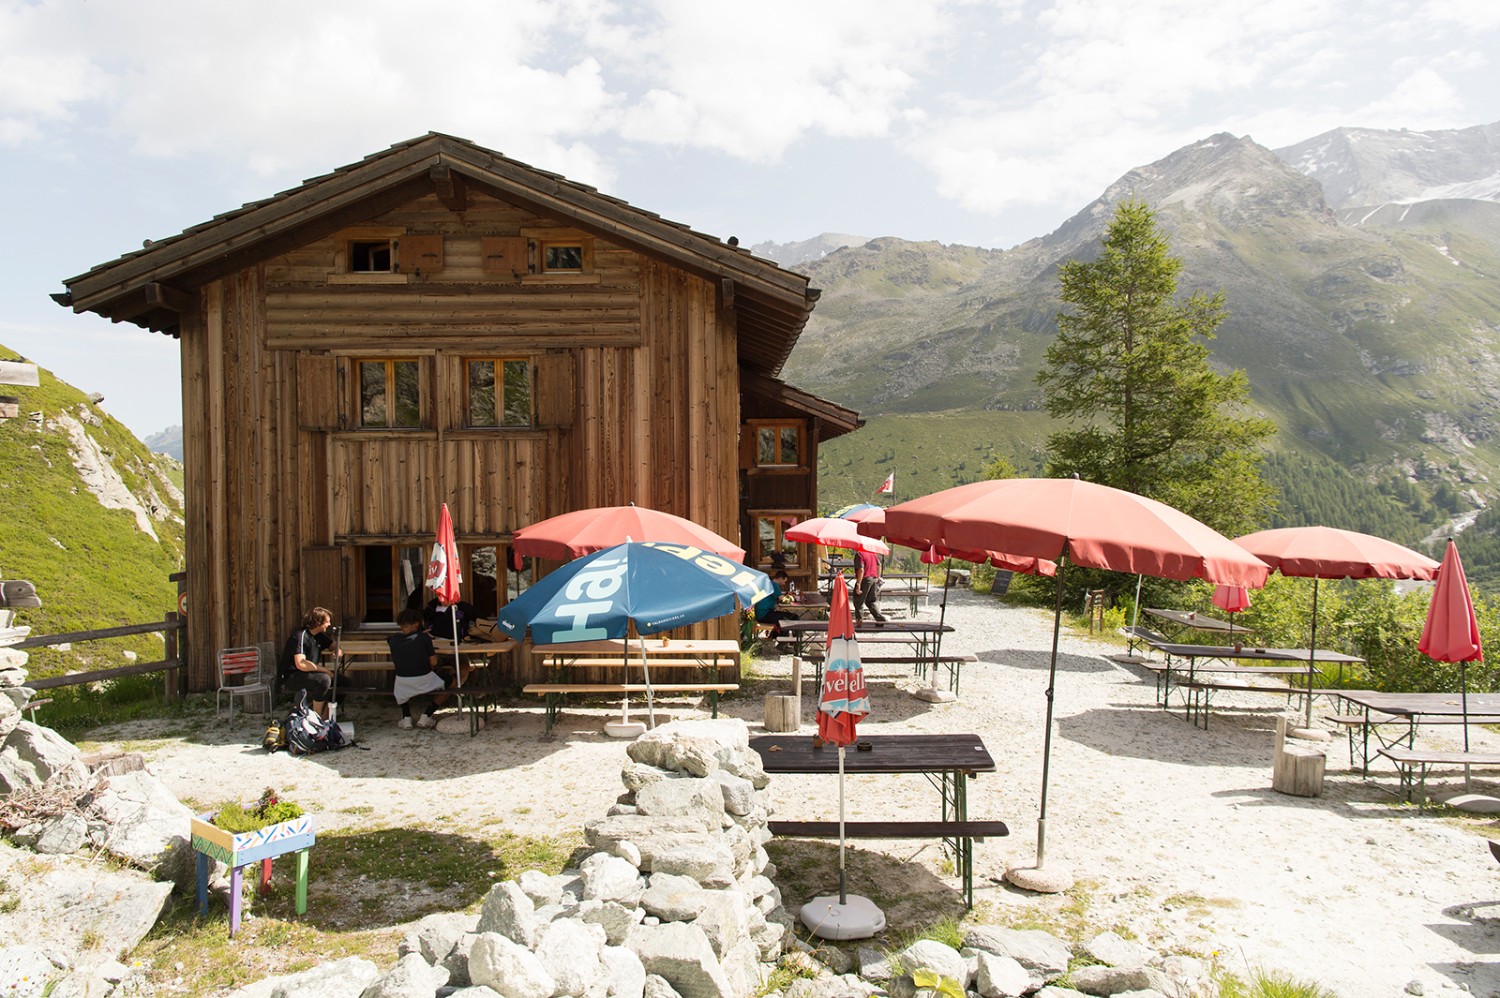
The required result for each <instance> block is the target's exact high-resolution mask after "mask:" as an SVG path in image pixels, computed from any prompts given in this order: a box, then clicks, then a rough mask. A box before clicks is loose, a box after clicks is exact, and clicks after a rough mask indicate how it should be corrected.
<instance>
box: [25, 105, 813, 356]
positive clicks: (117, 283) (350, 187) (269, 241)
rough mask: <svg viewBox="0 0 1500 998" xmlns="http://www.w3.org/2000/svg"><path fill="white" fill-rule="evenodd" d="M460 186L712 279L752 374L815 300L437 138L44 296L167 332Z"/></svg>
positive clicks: (456, 200) (610, 203) (724, 246)
mask: <svg viewBox="0 0 1500 998" xmlns="http://www.w3.org/2000/svg"><path fill="white" fill-rule="evenodd" d="M464 185H467V186H471V187H473V188H475V189H476V190H479V191H483V192H485V193H487V194H490V195H492V196H494V197H496V198H499V199H501V200H503V201H505V202H507V203H509V204H513V205H516V206H518V207H521V208H524V209H526V210H528V211H531V212H533V213H535V214H537V215H540V216H543V217H546V218H552V219H557V220H560V221H564V222H566V223H567V224H568V225H571V226H576V227H577V228H580V229H583V230H584V231H587V232H590V233H592V234H594V235H597V236H599V237H600V238H603V239H607V240H609V241H610V242H612V243H615V244H617V245H621V246H625V247H627V248H629V249H632V250H635V251H636V252H639V253H641V254H642V255H645V256H648V257H651V258H653V259H656V260H660V261H662V262H664V263H667V264H669V265H671V266H674V267H678V268H680V269H682V270H684V271H686V272H688V273H691V274H694V275H696V276H698V277H701V278H703V279H705V280H708V281H711V282H713V283H714V284H715V287H716V289H717V291H718V297H719V303H720V307H722V308H724V309H728V310H732V311H733V312H734V315H735V321H736V327H737V330H738V354H739V359H740V362H741V363H742V364H744V365H746V366H748V367H749V368H751V369H753V370H758V371H764V372H768V373H771V374H775V373H776V372H778V371H780V370H781V367H782V365H783V364H785V363H786V359H787V357H788V356H789V355H790V354H791V351H792V347H793V346H795V345H796V342H797V337H798V335H800V333H801V331H802V328H803V326H804V325H805V324H806V322H807V317H808V315H809V314H810V313H811V312H812V309H813V306H814V305H815V304H816V302H817V299H818V294H819V292H818V290H817V289H815V288H810V287H808V279H807V278H806V277H805V276H803V275H801V274H797V273H794V272H792V271H789V270H783V269H782V268H781V267H778V266H777V265H776V264H775V263H773V262H771V261H769V260H763V259H761V258H759V257H756V256H753V255H752V254H751V253H750V252H749V251H748V250H744V249H740V248H739V247H737V246H734V245H730V244H728V243H725V242H723V241H721V240H719V239H718V238H716V237H714V236H710V235H706V234H704V233H701V232H696V231H694V230H692V229H690V228H689V227H687V226H686V225H683V224H681V223H678V222H672V221H669V220H667V219H664V218H662V217H661V216H659V215H656V214H653V213H651V212H647V211H642V210H641V209H639V208H635V207H632V206H631V205H630V204H628V203H627V202H625V201H621V200H619V199H618V198H613V197H609V196H608V195H605V194H601V193H599V192H598V191H597V190H595V189H594V188H592V187H588V186H586V185H583V184H577V183H574V182H572V181H570V180H568V179H567V178H565V177H563V176H560V175H558V174H555V173H548V172H546V171H544V170H538V169H536V168H534V167H531V166H527V165H526V164H524V163H520V162H517V161H516V160H513V159H508V158H507V157H505V156H503V155H501V154H499V153H497V152H493V151H491V150H488V149H484V148H482V147H480V146H477V145H475V144H474V143H472V142H469V141H467V140H464V139H459V138H455V137H453V136H450V135H442V134H439V133H430V134H428V135H426V136H423V137H421V138H418V139H413V140H411V141H409V142H404V143H400V144H398V145H395V146H392V147H391V148H390V149H388V150H385V151H384V152H380V153H376V154H374V155H372V156H369V157H366V158H365V159H363V160H361V161H359V162H357V163H353V164H350V165H348V166H344V167H341V168H339V169H337V170H334V171H333V172H332V173H329V174H326V175H324V176H321V177H315V178H313V179H311V180H309V181H307V182H306V183H304V184H302V185H301V186H299V187H296V188H293V189H291V190H289V191H284V192H282V193H280V194H277V195H274V196H273V197H270V198H267V199H265V200H263V201H258V202H254V203H251V204H247V205H245V206H243V207H242V208H239V209H236V210H234V211H231V212H227V213H225V214H223V215H219V216H217V217H215V218H213V219H211V220H209V221H207V222H204V223H202V224H200V225H196V226H193V227H192V228H190V229H187V230H185V231H184V232H182V233H180V234H179V235H176V236H172V237H170V238H167V239H163V240H159V241H156V242H152V243H148V244H147V246H146V247H145V248H143V249H140V250H136V251H135V252H133V253H129V254H126V255H125V256H122V257H120V258H118V259H116V260H113V261H110V262H109V263H105V264H102V265H100V266H98V267H95V268H93V269H92V270H90V271H88V272H87V273H84V274H80V275H78V276H76V277H72V278H68V279H67V280H65V281H64V282H63V283H64V284H65V285H66V286H67V289H68V291H67V293H66V294H65V295H54V296H53V297H54V298H55V299H57V300H58V301H59V302H60V303H61V304H63V305H66V306H68V307H70V308H72V309H73V310H74V311H75V312H95V313H97V314H99V315H102V316H104V317H106V318H108V319H112V320H114V321H116V322H133V323H135V324H137V325H140V326H143V327H145V328H148V329H154V330H157V331H160V332H165V333H169V334H172V335H176V332H177V326H178V322H179V319H178V316H179V315H180V314H181V313H182V312H183V311H185V310H187V309H189V308H192V307H194V306H195V303H196V297H197V296H196V291H197V289H198V288H200V287H202V286H203V285H205V284H208V283H209V282H211V281H214V280H217V279H219V278H221V277H225V276H227V275H229V274H232V273H235V272H237V271H239V270H243V269H245V268H246V267H249V266H253V265H254V264H256V263H259V262H260V261H263V260H266V259H269V258H271V257H274V256H276V255H278V254H280V253H284V252H286V251H287V250H290V249H293V248H295V247H297V246H301V245H304V244H306V243H309V242H312V241H314V240H316V239H320V238H323V237H324V236H327V235H328V234H330V233H332V232H337V231H338V230H339V229H342V228H346V227H348V226H350V225H354V224H357V223H359V222H361V221H364V220H366V219H369V218H371V217H374V216H376V215H380V214H383V213H385V212H387V211H390V210H392V209H394V208H397V207H399V206H401V205H403V204H407V203H409V202H411V201H414V200H416V199H417V198H421V197H424V196H426V195H428V194H433V193H436V194H438V196H439V197H440V198H442V199H443V200H444V201H445V202H451V203H453V204H454V207H455V208H459V207H461V205H462V203H463V198H462V195H461V193H460V194H458V195H455V191H456V190H460V191H461V188H462V186H464Z"/></svg>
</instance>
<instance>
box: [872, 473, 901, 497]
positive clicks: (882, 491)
mask: <svg viewBox="0 0 1500 998" xmlns="http://www.w3.org/2000/svg"><path fill="white" fill-rule="evenodd" d="M895 491H896V473H895V472H894V471H893V472H891V473H890V474H889V475H886V476H885V481H883V482H881V483H880V488H878V489H876V490H875V494H876V495H878V496H888V495H890V494H892V493H893V492H895Z"/></svg>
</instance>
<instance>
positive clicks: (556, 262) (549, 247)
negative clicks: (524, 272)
mask: <svg viewBox="0 0 1500 998" xmlns="http://www.w3.org/2000/svg"><path fill="white" fill-rule="evenodd" d="M542 273H544V274H581V273H583V243H581V242H565V243H542Z"/></svg>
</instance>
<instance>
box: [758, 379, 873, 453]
mask: <svg viewBox="0 0 1500 998" xmlns="http://www.w3.org/2000/svg"><path fill="white" fill-rule="evenodd" d="M740 391H742V392H744V393H745V396H746V398H747V399H750V400H753V399H760V400H762V401H764V402H768V403H770V404H771V405H773V406H780V407H785V408H788V409H791V410H792V411H794V412H797V413H799V414H801V415H805V416H811V417H813V418H814V419H816V420H817V425H818V439H819V440H832V439H833V438H834V437H841V436H843V435H844V434H845V433H852V432H853V431H855V430H857V429H859V428H860V427H861V426H864V425H865V421H864V420H863V419H860V418H859V413H857V412H855V411H854V410H853V409H848V408H845V407H844V406H841V405H839V404H838V403H837V402H830V401H828V400H827V399H825V398H819V397H818V396H816V395H814V394H812V393H811V392H805V391H803V390H802V389H800V388H794V387H793V386H791V385H789V384H787V383H786V382H785V381H782V380H780V379H779V378H773V377H770V376H769V375H765V374H757V373H755V372H753V371H747V372H745V373H744V374H742V375H741V376H740ZM747 408H748V406H747Z"/></svg>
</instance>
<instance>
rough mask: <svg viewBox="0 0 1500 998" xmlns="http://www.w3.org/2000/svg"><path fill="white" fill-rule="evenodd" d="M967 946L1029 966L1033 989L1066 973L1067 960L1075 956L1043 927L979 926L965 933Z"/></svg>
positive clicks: (1064, 944)
mask: <svg viewBox="0 0 1500 998" xmlns="http://www.w3.org/2000/svg"><path fill="white" fill-rule="evenodd" d="M964 946H966V947H968V948H969V949H975V950H982V951H983V952H985V953H993V954H995V955H996V956H1008V957H1010V958H1011V959H1013V960H1015V961H1016V962H1017V963H1019V964H1020V965H1021V966H1023V967H1025V968H1026V972H1027V974H1029V975H1030V977H1031V984H1032V987H1033V988H1038V987H1041V986H1042V985H1044V984H1047V983H1049V982H1051V981H1055V980H1057V979H1058V978H1059V977H1061V976H1062V975H1063V974H1065V973H1067V971H1068V963H1069V962H1070V961H1071V960H1072V959H1073V951H1072V950H1071V949H1069V948H1068V944H1067V943H1065V942H1063V941H1062V940H1061V939H1059V938H1057V937H1056V936H1054V935H1052V934H1051V933H1050V932H1043V931H1042V930H1041V929H1005V928H1001V927H1000V926H997V925H976V926H974V927H973V928H971V929H969V931H968V932H966V933H964Z"/></svg>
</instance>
